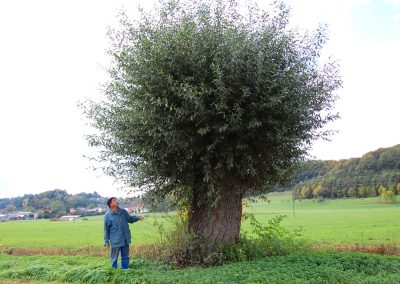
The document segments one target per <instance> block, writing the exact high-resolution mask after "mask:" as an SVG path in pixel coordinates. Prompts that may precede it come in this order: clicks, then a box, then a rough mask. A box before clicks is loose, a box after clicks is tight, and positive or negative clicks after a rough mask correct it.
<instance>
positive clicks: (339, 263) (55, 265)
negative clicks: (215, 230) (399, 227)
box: [0, 251, 400, 283]
mask: <svg viewBox="0 0 400 284" xmlns="http://www.w3.org/2000/svg"><path fill="white" fill-rule="evenodd" d="M12 279H15V280H36V281H41V282H42V283H45V282H50V281H51V282H53V281H60V282H70V283H400V258H398V257H390V256H377V255H371V254H362V253H328V252H311V251H307V252H302V253H297V254H292V255H288V256H275V257H269V258H265V259H261V260H257V261H251V262H238V263H232V264H227V265H223V266H219V267H211V268H200V267H192V268H187V269H178V270H174V269H172V268H170V267H169V266H167V265H164V264H162V263H159V262H156V261H150V260H144V259H132V260H131V263H130V269H128V270H121V269H118V270H112V269H111V268H109V263H108V259H107V258H100V257H89V256H83V257H79V256H43V255H35V256H10V255H0V282H1V280H8V281H9V280H12ZM17 283H18V282H17Z"/></svg>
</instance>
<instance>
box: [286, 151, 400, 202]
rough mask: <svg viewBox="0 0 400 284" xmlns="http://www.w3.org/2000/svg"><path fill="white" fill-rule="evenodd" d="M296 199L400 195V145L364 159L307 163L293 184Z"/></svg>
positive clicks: (365, 156) (373, 153)
mask: <svg viewBox="0 0 400 284" xmlns="http://www.w3.org/2000/svg"><path fill="white" fill-rule="evenodd" d="M285 189H292V190H293V191H294V192H293V193H294V196H295V198H296V199H302V198H305V199H310V198H342V197H369V196H382V197H384V198H386V199H391V198H393V196H395V195H397V194H400V145H396V146H393V147H389V148H380V149H378V150H376V151H372V152H369V153H367V154H365V155H363V156H362V157H361V158H352V159H346V160H339V161H332V160H329V161H322V160H310V161H307V162H304V163H303V164H302V165H301V166H300V168H299V169H298V171H297V172H296V174H295V177H294V179H293V180H292V182H291V184H290V185H288V186H286V187H285Z"/></svg>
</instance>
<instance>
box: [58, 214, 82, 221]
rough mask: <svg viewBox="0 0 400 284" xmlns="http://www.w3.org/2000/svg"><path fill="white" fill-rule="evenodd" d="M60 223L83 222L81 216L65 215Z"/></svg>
mask: <svg viewBox="0 0 400 284" xmlns="http://www.w3.org/2000/svg"><path fill="white" fill-rule="evenodd" d="M60 221H71V222H72V221H81V216H80V215H65V216H61V217H60Z"/></svg>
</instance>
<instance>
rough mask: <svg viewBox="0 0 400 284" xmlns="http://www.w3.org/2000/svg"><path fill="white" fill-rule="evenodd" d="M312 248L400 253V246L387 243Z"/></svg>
mask: <svg viewBox="0 0 400 284" xmlns="http://www.w3.org/2000/svg"><path fill="white" fill-rule="evenodd" d="M311 249H312V250H317V251H338V252H365V253H374V254H381V255H400V247H398V246H391V245H385V244H379V245H360V244H337V245H314V246H312V247H311Z"/></svg>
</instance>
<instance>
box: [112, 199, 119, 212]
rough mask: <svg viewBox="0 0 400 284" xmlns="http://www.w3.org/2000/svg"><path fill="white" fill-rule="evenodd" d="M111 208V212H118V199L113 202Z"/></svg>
mask: <svg viewBox="0 0 400 284" xmlns="http://www.w3.org/2000/svg"><path fill="white" fill-rule="evenodd" d="M110 208H111V210H116V209H117V208H118V200H117V199H113V200H111V204H110Z"/></svg>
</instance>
